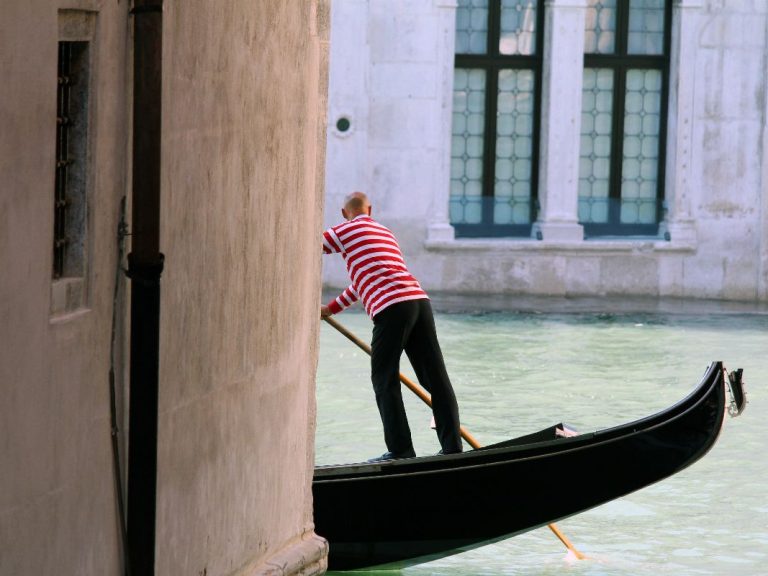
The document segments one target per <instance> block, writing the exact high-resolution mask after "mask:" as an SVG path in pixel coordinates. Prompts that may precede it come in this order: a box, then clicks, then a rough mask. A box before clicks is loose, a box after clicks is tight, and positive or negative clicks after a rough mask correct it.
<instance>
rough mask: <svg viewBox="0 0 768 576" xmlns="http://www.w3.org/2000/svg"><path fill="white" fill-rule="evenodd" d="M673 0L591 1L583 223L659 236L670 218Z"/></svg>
mask: <svg viewBox="0 0 768 576" xmlns="http://www.w3.org/2000/svg"><path fill="white" fill-rule="evenodd" d="M671 17H672V2H671V0H588V3H587V11H586V30H585V34H586V36H585V55H584V79H583V86H582V115H581V150H580V165H579V221H580V223H581V224H582V225H583V226H584V232H585V235H586V236H587V237H589V236H593V237H594V236H608V235H625V236H626V235H643V236H646V235H656V234H658V225H659V222H660V221H661V220H662V218H663V194H664V191H663V183H664V157H665V135H666V119H667V99H668V98H667V94H668V90H669V53H670V43H671V34H670V22H671Z"/></svg>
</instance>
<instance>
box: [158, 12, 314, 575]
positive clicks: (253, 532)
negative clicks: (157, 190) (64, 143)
mask: <svg viewBox="0 0 768 576" xmlns="http://www.w3.org/2000/svg"><path fill="white" fill-rule="evenodd" d="M166 6H167V7H166V12H165V18H166V21H167V27H166V29H165V32H166V37H165V39H164V41H165V46H166V50H165V51H164V79H165V82H164V86H163V91H164V109H163V112H164V116H163V134H164V139H163V152H162V165H163V173H162V187H163V197H162V207H161V217H162V223H161V246H162V251H163V252H164V254H165V257H166V259H165V270H164V273H163V282H162V291H163V295H162V317H161V362H160V364H161V366H160V382H161V383H162V384H161V388H160V417H159V420H160V425H159V447H158V461H159V470H158V517H157V530H158V534H157V538H158V539H157V548H158V551H162V552H161V553H158V556H157V571H158V573H159V574H164V575H169V576H172V575H179V576H181V575H189V574H208V575H211V574H256V573H261V572H269V571H270V570H272V572H269V573H277V574H282V573H289V574H293V573H302V574H310V573H319V572H321V571H322V570H323V569H324V566H325V556H326V554H327V545H326V543H325V541H324V540H322V539H320V538H317V537H316V536H314V532H313V527H314V526H313V522H312V493H311V481H312V475H313V471H314V426H315V400H314V398H315V396H314V374H315V366H316V362H317V337H318V333H317V331H318V324H319V315H318V312H317V311H318V308H319V304H320V302H319V300H320V299H319V294H320V272H321V271H320V243H319V240H318V238H319V232H320V224H321V214H322V183H323V180H322V178H321V177H320V175H321V174H322V167H323V162H324V135H325V129H324V122H323V120H324V117H325V112H324V110H325V93H326V82H325V80H324V79H323V77H322V75H321V70H322V69H323V67H324V66H325V62H326V58H325V57H324V52H325V51H326V49H327V30H328V19H327V18H328V7H327V4H326V3H325V2H305V1H303V0H292V1H290V2H252V1H250V0H237V1H231V2H226V3H211V2H207V1H204V0H183V1H181V0H179V1H173V2H167V3H166ZM275 557H278V558H283V560H270V558H275ZM285 558H288V561H286V560H285ZM270 562H271V564H270ZM286 565H287V566H288V568H286Z"/></svg>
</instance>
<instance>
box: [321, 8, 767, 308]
mask: <svg viewBox="0 0 768 576" xmlns="http://www.w3.org/2000/svg"><path fill="white" fill-rule="evenodd" d="M543 4H545V5H546V9H547V10H548V11H549V13H550V14H557V17H558V18H562V17H563V15H566V16H568V17H569V18H571V16H572V15H573V14H576V13H577V12H578V11H579V10H580V11H582V13H583V11H584V10H585V9H586V6H587V2H586V0H584V1H583V2H582V1H579V0H552V1H549V2H546V3H543ZM455 8H456V3H455V2H453V1H452V0H416V1H410V2H405V1H393V2H381V1H377V0H339V1H338V2H335V3H334V5H333V14H332V22H333V25H332V32H331V36H332V42H331V50H332V54H331V75H330V78H331V81H330V89H329V133H328V164H327V165H328V169H327V172H326V177H327V180H326V189H327V192H328V200H327V203H326V211H325V223H326V224H327V225H330V224H333V223H336V222H338V221H339V219H340V216H339V212H338V207H339V204H340V202H341V200H342V198H343V197H344V195H345V194H347V193H349V192H350V191H352V190H355V189H360V190H364V191H366V192H368V193H369V194H370V195H371V196H372V200H373V203H374V214H375V215H376V216H378V217H379V218H380V219H381V220H382V221H383V222H384V223H385V224H388V225H390V227H391V228H392V229H393V230H394V231H395V233H396V234H397V235H398V238H399V239H400V240H401V244H402V245H403V249H404V252H405V256H406V260H407V262H408V264H409V266H410V267H411V268H412V269H413V271H414V273H415V274H416V275H417V276H418V277H419V279H420V280H421V281H422V283H423V284H424V285H425V286H426V287H427V288H428V289H432V290H446V291H456V292H465V293H472V292H489V293H512V294H516V293H520V294H542V295H544V294H551V295H603V294H615V295H642V296H669V297H684V298H715V299H724V300H749V301H755V300H758V301H766V300H768V208H767V207H766V206H767V205H768V198H767V196H768V192H767V191H766V189H767V188H768V186H767V185H766V176H767V175H768V169H767V168H766V166H768V160H766V158H767V157H768V152H767V151H766V148H767V146H766V115H767V113H766V100H767V98H766V90H768V80H767V78H766V74H765V70H766V65H767V64H766V62H767V61H768V42H767V38H768V3H765V2H754V1H753V2H723V1H722V0H673V8H674V15H675V16H674V22H673V28H672V43H673V54H672V65H671V68H672V75H671V93H670V103H669V105H670V108H669V119H670V121H669V126H668V129H669V133H668V141H667V156H668V159H667V164H666V166H667V170H666V190H667V191H666V198H665V200H666V202H667V208H668V215H667V216H668V219H669V220H668V222H665V223H664V226H663V227H662V228H663V229H666V230H667V231H669V232H670V233H671V241H667V240H664V239H663V238H662V237H659V238H611V239H600V238H594V239H589V240H582V239H581V237H580V235H579V237H578V238H576V237H575V236H574V234H576V233H578V231H577V230H572V234H571V237H568V238H561V239H554V240H548V239H547V235H546V233H545V237H544V239H543V240H536V239H534V238H511V239H499V240H493V239H488V240H485V239H481V240H472V239H463V238H462V239H456V238H454V234H453V231H452V229H451V228H450V227H449V226H448V189H449V172H450V162H449V160H450V145H451V142H450V139H451V137H450V123H451V108H452V92H451V90H452V78H453V67H454V51H453V35H454V33H455V20H454V15H455ZM569 15H570V16H569ZM582 18H583V16H582ZM573 21H574V22H577V20H573ZM582 22H583V20H582ZM581 26H582V27H581V28H579V27H578V26H577V27H576V28H575V29H574V30H571V31H570V32H569V33H570V34H571V35H572V36H573V38H572V39H571V41H572V45H573V46H577V47H578V49H579V50H580V49H581V48H580V47H579V38H578V37H580V36H583V23H582V24H581ZM563 34H564V32H563V31H562V30H560V29H558V35H559V36H558V40H559V41H560V42H563V41H565V42H567V41H568V40H567V38H565V37H564V36H563ZM545 42H547V40H546V39H545ZM546 65H547V64H546V63H545V66H546ZM575 77H580V75H575ZM577 79H578V78H577ZM555 80H557V81H558V89H559V90H561V91H564V92H566V93H571V94H572V95H573V97H574V98H576V99H578V98H579V96H580V93H581V90H580V87H579V86H575V88H573V89H572V90H570V92H569V91H568V86H567V81H566V80H567V79H566V80H564V79H563V78H561V77H558V78H556V79H555ZM549 81H550V82H551V81H552V79H550V80H549ZM547 98H548V97H547V95H546V90H545V96H544V100H543V103H542V109H544V110H549V109H551V108H552V106H551V104H552V103H551V102H550V101H548V100H547ZM560 108H562V106H558V103H555V105H554V109H555V113H556V114H559V113H560V111H559V109H560ZM341 117H347V118H348V119H349V120H350V121H351V126H352V128H351V129H350V130H348V131H346V132H344V133H342V132H339V131H338V130H337V129H336V128H335V123H336V121H337V119H338V118H341ZM576 121H578V118H577V119H576ZM561 136H563V135H562V134H560V135H558V134H556V133H555V134H553V137H554V140H552V141H551V142H550V143H549V144H547V142H546V138H544V137H542V148H541V154H542V155H543V156H544V159H543V160H542V166H548V172H547V173H546V178H545V177H543V176H542V177H541V178H540V181H541V182H542V183H545V184H542V186H543V187H544V188H545V189H542V190H539V197H543V196H546V197H547V199H549V200H551V199H553V198H555V199H558V197H560V196H562V195H564V194H565V192H564V191H563V186H561V184H562V183H567V182H572V180H573V178H572V175H571V176H569V174H567V168H568V166H570V165H572V164H573V162H575V161H578V150H577V149H575V148H574V149H573V150H571V152H572V154H573V157H572V158H571V159H570V161H571V162H570V163H569V161H568V159H566V158H563V154H564V153H567V150H568V148H567V147H565V148H564V149H561V150H560V152H558V154H557V155H555V157H554V158H550V157H549V156H547V154H549V153H550V151H551V150H554V149H555V148H553V147H552V146H553V145H555V146H556V145H557V144H558V138H559V137H561ZM547 159H548V160H549V161H550V162H549V164H547V162H545V161H544V160H547ZM543 169H544V168H542V169H540V175H541V174H542V170H543ZM569 178H570V180H569ZM548 182H549V183H552V184H550V185H549V188H547V187H546V186H547V184H546V183H548ZM573 190H574V193H575V186H574V187H573ZM560 199H561V200H562V198H560ZM571 200H573V199H572V198H571ZM550 204H551V202H550ZM324 266H325V269H324V281H325V283H326V284H327V285H329V286H335V287H341V286H345V285H346V283H347V282H348V280H347V278H346V273H345V270H344V268H343V265H342V264H341V263H340V262H339V261H328V262H325V263H324Z"/></svg>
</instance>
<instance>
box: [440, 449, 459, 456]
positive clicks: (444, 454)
mask: <svg viewBox="0 0 768 576" xmlns="http://www.w3.org/2000/svg"><path fill="white" fill-rule="evenodd" d="M461 452H462V450H450V451H448V450H440V452H438V453H437V454H436V456H448V455H449V454H461Z"/></svg>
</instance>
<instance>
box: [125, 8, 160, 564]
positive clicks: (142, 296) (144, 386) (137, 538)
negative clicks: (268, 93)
mask: <svg viewBox="0 0 768 576" xmlns="http://www.w3.org/2000/svg"><path fill="white" fill-rule="evenodd" d="M131 14H132V15H133V31H134V41H133V196H132V206H131V210H132V213H133V215H132V222H131V233H132V235H131V253H130V254H129V255H128V276H129V277H130V278H131V352H130V407H129V410H130V413H129V435H128V442H129V444H128V566H129V567H130V574H131V576H152V575H154V573H155V519H156V513H155V512H156V492H157V404H158V368H159V359H160V353H159V348H160V275H161V274H162V271H163V255H162V254H161V253H160V139H161V134H160V119H161V115H160V111H161V81H162V56H163V0H134V7H133V9H132V10H131Z"/></svg>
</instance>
